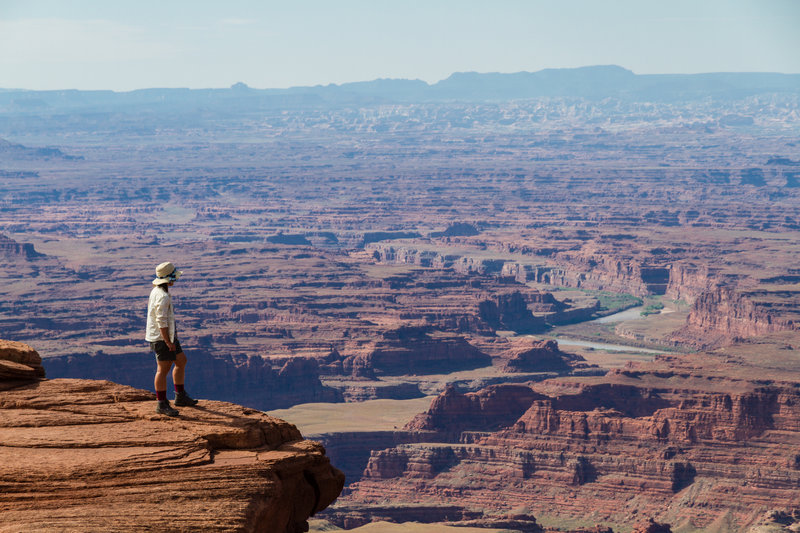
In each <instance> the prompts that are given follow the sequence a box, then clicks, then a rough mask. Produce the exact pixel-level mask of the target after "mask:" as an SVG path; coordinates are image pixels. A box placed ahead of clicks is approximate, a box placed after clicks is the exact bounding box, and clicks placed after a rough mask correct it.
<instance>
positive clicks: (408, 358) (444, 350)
mask: <svg viewBox="0 0 800 533" xmlns="http://www.w3.org/2000/svg"><path fill="white" fill-rule="evenodd" d="M489 364H491V358H490V357H489V356H488V355H486V354H485V353H483V352H481V351H480V350H478V349H477V348H475V347H474V346H472V345H471V344H470V343H468V342H467V341H466V339H464V338H463V337H461V336H457V335H448V334H441V333H440V334H434V335H428V334H427V333H426V328H410V327H406V328H400V329H396V330H392V331H388V332H386V333H385V334H384V340H382V341H378V342H376V343H375V344H374V347H373V348H372V349H370V350H369V351H367V352H366V353H361V354H356V355H351V356H347V357H345V358H344V360H343V362H342V366H343V370H344V372H345V373H352V375H354V376H362V377H373V376H375V375H379V374H384V375H411V374H430V373H435V372H453V371H456V370H466V369H471V368H479V367H482V366H488V365H489Z"/></svg>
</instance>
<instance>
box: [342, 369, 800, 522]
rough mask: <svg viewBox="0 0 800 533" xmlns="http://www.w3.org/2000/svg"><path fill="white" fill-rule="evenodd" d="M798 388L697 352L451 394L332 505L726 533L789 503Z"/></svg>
mask: <svg viewBox="0 0 800 533" xmlns="http://www.w3.org/2000/svg"><path fill="white" fill-rule="evenodd" d="M704 365H705V366H704ZM798 383H800V381H799V380H797V375H796V373H783V374H774V373H773V374H769V375H766V374H762V375H760V376H756V375H754V369H753V368H748V367H742V366H738V365H735V364H729V363H726V362H725V360H724V359H720V358H718V357H716V358H715V357H714V356H712V355H708V354H707V355H704V356H700V355H695V356H685V357H684V356H665V357H662V358H660V359H657V360H656V361H655V362H654V363H648V364H643V365H640V366H638V367H636V366H634V367H630V368H626V369H620V370H616V371H612V372H610V373H609V374H608V375H606V376H602V377H587V378H579V377H566V378H554V379H552V380H548V381H544V382H539V383H531V384H528V385H502V386H491V387H487V388H485V389H483V390H481V391H478V392H475V393H466V394H462V393H459V392H458V391H456V390H455V389H454V388H450V389H448V390H446V391H445V392H443V393H442V394H441V395H439V396H438V397H437V398H436V399H434V400H433V402H432V403H431V406H430V408H429V409H428V411H427V412H425V413H422V414H420V415H418V416H417V417H416V418H415V419H414V420H413V421H412V422H411V423H410V424H409V425H408V426H407V427H406V430H409V431H417V432H419V433H418V434H419V436H420V437H424V436H425V435H427V439H425V438H420V439H419V440H418V441H416V442H409V441H407V442H406V443H404V444H399V445H397V446H394V447H391V448H387V449H384V450H378V451H374V452H373V453H372V456H371V457H370V459H369V462H368V463H367V466H366V468H365V471H364V474H363V476H362V478H361V479H360V480H359V481H358V482H356V483H354V484H352V485H351V486H350V493H349V494H348V495H347V496H346V497H345V498H343V499H342V501H340V502H338V503H337V506H339V505H342V506H345V507H346V508H359V509H360V510H359V512H360V513H361V514H362V515H365V516H369V514H370V512H369V508H370V506H373V505H377V506H380V505H381V501H383V500H382V498H385V495H387V494H391V495H392V498H393V501H395V502H403V503H405V504H409V505H411V504H419V503H421V502H423V501H424V502H426V504H427V505H434V504H438V505H441V506H444V507H447V506H458V507H459V508H460V509H462V510H463V511H464V512H468V511H473V510H477V509H481V510H483V511H484V512H488V511H489V510H491V511H492V512H496V513H503V512H508V511H510V510H511V509H512V506H511V505H510V503H509V502H513V504H514V506H517V507H520V508H521V507H525V508H526V509H528V511H529V512H530V513H531V514H532V515H533V516H535V517H536V518H537V520H538V519H539V518H542V517H544V518H548V519H553V517H560V519H563V520H567V519H570V517H574V516H578V515H579V514H580V513H582V514H581V516H585V517H586V521H589V522H593V523H596V524H616V526H615V527H614V529H615V530H616V529H617V526H620V527H626V528H630V527H634V526H636V524H637V523H639V522H640V519H641V518H642V517H645V518H652V519H654V520H656V521H657V523H656V522H648V521H645V522H641V523H639V526H641V527H640V530H641V531H667V530H669V526H666V525H665V524H670V525H671V526H673V527H676V526H685V525H686V524H689V523H691V524H694V527H699V528H705V527H710V525H711V524H714V523H717V522H718V521H719V520H723V517H727V518H724V519H725V520H728V521H729V522H728V525H727V526H726V527H725V528H723V529H724V530H725V531H741V530H744V529H743V528H746V527H750V526H752V525H753V524H755V523H757V522H758V521H759V520H760V519H761V517H762V515H763V513H764V509H765V506H766V508H768V509H777V510H781V512H784V511H785V512H791V511H792V509H794V508H796V506H797V505H798V491H797V487H798V486H799V485H800V456H798V453H797V449H798V446H800V422H798V420H800V387H798ZM337 513H338V511H336V510H335V509H334V511H333V514H332V516H334V518H336V517H337V516H338V514H337ZM662 523H663V524H662ZM665 528H666V529H665Z"/></svg>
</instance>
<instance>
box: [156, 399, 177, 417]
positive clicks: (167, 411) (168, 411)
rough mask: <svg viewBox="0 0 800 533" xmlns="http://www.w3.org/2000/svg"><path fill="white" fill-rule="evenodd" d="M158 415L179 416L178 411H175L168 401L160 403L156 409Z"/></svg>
mask: <svg viewBox="0 0 800 533" xmlns="http://www.w3.org/2000/svg"><path fill="white" fill-rule="evenodd" d="M156 413H158V414H160V415H167V416H178V410H177V409H173V408H172V406H171V405H170V404H169V401H167V400H165V401H163V402H158V406H157V407H156Z"/></svg>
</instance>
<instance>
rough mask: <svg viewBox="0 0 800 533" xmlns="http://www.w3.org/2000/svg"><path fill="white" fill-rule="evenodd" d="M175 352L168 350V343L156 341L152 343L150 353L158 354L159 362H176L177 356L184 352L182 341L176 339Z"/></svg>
mask: <svg viewBox="0 0 800 533" xmlns="http://www.w3.org/2000/svg"><path fill="white" fill-rule="evenodd" d="M174 344H175V351H174V352H170V351H169V348H167V343H166V342H164V341H156V342H151V343H150V351H153V352H156V360H158V361H174V360H175V358H176V356H177V355H178V354H179V353H181V352H182V351H183V349H182V348H181V341H179V340H178V339H177V338H176V339H175V343H174Z"/></svg>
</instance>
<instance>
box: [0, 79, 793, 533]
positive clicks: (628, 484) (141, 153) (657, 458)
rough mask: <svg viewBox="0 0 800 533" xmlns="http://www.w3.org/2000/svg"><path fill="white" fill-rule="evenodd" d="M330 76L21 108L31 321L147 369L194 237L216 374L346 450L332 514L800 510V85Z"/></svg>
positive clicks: (87, 361) (618, 522) (8, 220)
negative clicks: (546, 84)
mask: <svg viewBox="0 0 800 533" xmlns="http://www.w3.org/2000/svg"><path fill="white" fill-rule="evenodd" d="M48 101H49V100H48ZM87 102H91V98H89V97H87ZM309 102H311V101H305V100H304V101H303V102H300V101H294V100H291V101H290V100H285V101H284V100H281V101H280V102H278V101H276V103H275V105H274V106H267V107H264V106H261V107H253V108H250V107H248V106H247V105H244V104H242V105H241V106H236V107H232V108H231V109H230V110H229V111H227V112H220V111H219V109H216V108H213V109H212V108H202V107H199V108H197V109H195V108H191V109H189V108H184V107H180V108H176V109H174V110H171V111H170V112H154V111H153V110H151V109H150V108H147V107H146V106H145V107H133V108H114V107H107V106H110V105H111V104H102V105H100V104H98V107H97V108H91V104H90V103H87V104H86V105H87V106H89V108H84V107H81V108H77V107H76V108H59V107H58V105H60V104H57V103H53V104H51V105H52V106H55V107H53V108H47V107H44V108H41V109H39V108H37V109H34V110H19V109H16V108H13V106H12V107H9V108H7V109H6V108H2V109H4V112H3V114H0V138H4V139H8V141H9V142H5V143H0V177H2V185H0V267H2V268H0V331H2V333H3V337H5V338H9V339H13V340H15V341H22V342H26V343H29V344H31V345H32V346H33V347H35V348H36V349H37V350H38V351H39V352H40V353H42V354H43V355H44V356H45V360H44V362H43V363H42V365H43V367H44V369H46V370H47V375H48V377H50V378H80V379H100V380H112V381H114V382H117V383H123V384H125V385H130V386H134V387H137V388H139V389H150V387H151V386H152V376H153V370H154V364H153V360H152V354H150V353H149V352H148V351H147V346H146V343H144V341H143V340H142V337H143V330H144V313H145V307H146V298H147V293H148V291H149V287H150V281H151V279H152V272H153V267H154V266H155V265H156V264H158V263H159V262H161V261H164V260H171V261H173V262H174V263H175V264H176V265H178V267H179V268H180V269H181V270H184V272H185V274H184V276H183V278H182V279H181V280H180V281H179V282H178V283H177V284H176V285H175V287H174V290H173V291H172V294H173V297H174V301H175V305H176V310H177V314H178V331H179V335H180V338H181V342H182V345H183V346H184V348H185V349H186V352H187V354H188V356H189V360H190V363H189V369H188V373H187V384H188V387H189V390H191V391H193V392H194V393H195V394H197V395H198V396H200V397H202V398H207V399H208V400H204V402H212V401H213V400H222V401H228V402H235V403H238V404H241V405H244V406H246V407H245V408H244V409H247V408H251V409H254V410H255V409H257V410H264V411H269V412H271V413H273V414H276V413H278V414H280V416H281V417H285V418H286V419H287V420H290V421H291V422H292V423H296V424H297V425H298V427H299V428H300V429H301V430H302V431H303V433H304V434H306V435H312V436H313V437H314V438H315V439H319V440H320V441H322V442H323V444H324V445H325V447H326V449H327V452H328V454H329V456H330V457H331V461H332V463H333V464H334V465H335V466H336V467H338V468H339V469H341V470H342V471H343V472H344V473H345V474H346V477H347V482H346V486H345V488H344V491H343V493H342V496H341V497H340V498H339V499H338V500H337V501H336V502H335V504H334V505H332V506H331V508H330V509H329V510H327V511H326V512H325V513H324V516H323V517H322V518H324V523H323V522H322V521H320V522H315V524H316V525H315V527H318V528H335V527H347V528H356V527H358V528H361V527H366V528H370V527H372V528H373V529H374V530H375V531H380V530H381V529H380V528H381V527H383V528H388V529H385V530H387V531H390V530H391V528H392V527H393V526H392V525H387V523H388V522H396V523H402V522H416V523H426V522H427V523H431V524H433V523H437V524H440V526H441V527H443V528H444V527H452V526H453V525H454V524H457V525H460V526H464V527H478V526H480V527H490V528H494V529H500V530H511V531H539V530H541V529H542V528H544V529H562V530H579V529H580V528H594V527H595V526H600V527H601V528H607V527H613V528H614V531H623V532H627V531H632V530H633V529H634V527H635V525H636V524H637V523H639V522H641V521H642V520H646V519H648V518H653V519H655V520H657V521H658V522H660V523H666V524H669V525H670V526H671V527H672V530H673V531H681V532H687V533H688V532H690V531H696V530H706V531H716V532H720V533H722V532H726V531H748V530H751V529H752V530H753V531H763V532H766V531H773V530H779V529H775V528H779V527H786V528H788V527H792V524H793V523H797V522H798V521H799V520H800V518H798V514H800V513H798V512H797V510H798V509H800V477H799V476H800V474H798V472H800V470H799V469H800V462H798V458H797V454H798V452H797V448H798V446H800V440H799V439H798V435H800V433H799V431H800V430H799V429H798V426H797V424H796V422H795V420H796V419H797V416H798V415H800V413H797V406H798V405H800V398H798V397H797V395H798V390H800V389H798V387H800V268H798V265H797V258H798V257H800V142H798V141H797V139H798V134H800V117H799V116H798V111H797V110H798V105H799V102H798V98H797V95H796V94H794V93H792V94H786V93H775V94H773V93H770V94H756V95H749V96H748V95H744V94H743V95H741V96H735V97H733V96H731V97H726V98H720V99H711V98H706V99H686V100H681V99H680V98H677V97H676V98H673V99H669V98H664V99H658V100H654V101H638V100H635V99H633V100H631V99H624V98H621V99H615V98H609V99H605V100H593V99H588V98H578V97H575V98H555V97H553V98H538V99H521V100H513V101H510V100H506V101H496V102H491V103H487V102H471V101H470V102H467V101H436V102H433V101H424V102H423V101H420V102H408V101H404V102H393V101H388V100H387V101H370V102H360V103H353V102H351V101H347V102H338V103H335V104H332V103H325V102H322V101H320V102H316V101H314V102H316V103H314V102H311V103H309ZM0 105H5V104H2V101H0ZM142 105H144V104H142ZM209 105H210V104H209ZM103 106H106V107H103ZM159 109H160V108H159ZM104 113H105V114H104ZM617 313H621V314H617ZM603 317H606V318H603ZM19 365H22V366H23V367H24V366H25V363H24V361H13V362H11V361H9V362H7V363H4V364H3V365H0V376H19V375H25V376H28V377H31V376H32V375H33V376H34V377H35V376H36V375H37V373H40V372H41V369H39V368H32V367H31V368H28V369H27V370H26V368H23V367H21V366H19ZM48 383H49V385H48ZM59 383H61V384H62V385H58V384H59ZM67 383H84V382H72V381H61V380H52V381H45V382H41V383H39V384H38V385H37V387H55V386H64V387H66V386H67V385H65V384H67ZM87 383H88V382H87ZM86 386H88V385H86ZM107 386H109V387H116V386H111V385H107ZM120 387H121V386H120ZM21 390H22V389H20V391H21ZM114 390H116V389H114ZM120 390H123V389H120ZM124 390H133V389H124ZM13 393H14V394H21V392H19V391H16V392H13ZM9 394H10V393H9ZM126 394H127V393H126ZM130 394H134V395H135V394H144V393H139V392H136V393H133V392H131V393H130ZM3 395H4V396H3V400H0V401H5V398H6V396H5V395H6V393H5V392H4V393H3ZM137 398H138V397H137ZM131 401H132V402H134V403H135V402H137V401H140V402H144V399H141V400H131ZM15 405H16V404H15ZM114 405H115V406H116V407H115V408H114V409H118V408H120V409H121V407H120V406H119V405H117V404H114ZM125 405H127V404H125ZM205 405H217V404H214V403H205ZM226 405H227V404H226ZM14 408H15V409H16V408H17V407H14ZM92 409H96V408H94V407H93V408H92ZM130 409H133V407H130ZM215 409H217V407H215ZM218 409H223V408H222V407H219V408H218ZM225 409H233V407H229V408H228V407H226V408H225ZM237 409H243V408H237ZM133 411H135V409H133ZM133 411H131V412H133ZM115 412H116V411H115ZM226 412H227V411H226ZM237 412H239V411H237ZM92 413H94V411H92ZM89 414H91V413H89ZM89 414H86V413H84V414H82V415H81V416H89ZM134 414H135V413H134ZM118 415H119V416H122V414H118ZM31 416H33V415H31ZM70 416H72V415H70ZM92 416H95V415H94V414H92ZM97 416H99V415H97ZM107 416H111V414H108V415H107ZM114 416H117V415H114ZM126 416H127V415H126ZM131 416H134V415H131ZM237 416H239V415H237ZM241 416H243V417H244V418H248V417H250V415H247V416H245V415H241ZM252 417H254V418H256V419H259V420H261V417H265V418H264V420H272V419H267V418H266V415H261V414H258V413H257V412H256V411H254V412H253V414H252ZM134 419H135V424H145V425H147V424H150V425H153V424H155V425H156V426H158V425H159V424H162V425H163V423H164V422H163V421H158V420H149V419H142V420H139V419H138V418H136V417H135V416H134ZM215 420H216V419H214V420H210V419H209V420H203V421H200V422H198V423H201V422H202V424H206V425H209V427H211V426H213V425H214V424H215V423H216V422H215ZM131 423H132V424H133V423H134V422H131ZM249 423H250V422H248V424H249ZM26 427H27V426H26ZM97 427H100V426H97ZM154 427H155V426H154ZM159 427H160V426H159ZM204 427H205V426H204ZM15 431H23V430H15ZM26 431H27V430H26ZM187 431H188V430H187ZM197 438H199V437H197ZM37 446H38V445H37ZM248 449H249V448H248ZM48 453H49V452H48ZM59 453H61V452H59ZM63 453H65V454H69V453H70V452H69V450H68V451H67V452H63ZM76 453H77V452H76ZM187 453H188V452H187ZM192 453H194V452H192ZM197 453H199V454H200V455H202V453H201V452H197ZM209 453H210V452H209ZM226 453H227V452H226ZM231 453H232V452H231ZM247 453H250V452H247ZM253 453H255V452H253ZM190 455H191V454H190ZM200 455H198V457H200ZM76 457H77V455H76ZM253 468H256V467H255V466H254V467H253ZM120 475H122V473H121V474H120ZM125 475H127V474H125ZM20 505H22V504H19V503H16V504H14V509H15V510H14V512H24V510H23V508H22V507H19V506H20ZM9 509H10V507H9ZM321 520H322V519H321ZM370 522H375V525H372V526H370V525H369V523H370ZM379 522H383V523H382V524H378V523H379ZM409 527H410V526H409ZM415 527H416V526H415ZM420 527H424V526H420ZM430 527H431V528H433V527H434V526H430ZM436 527H439V526H436ZM376 528H377V529H376ZM759 528H760V529H759ZM770 528H772V529H770ZM370 530H371V529H364V531H370ZM601 530H602V529H601ZM430 531H433V529H430ZM598 531H600V530H598ZM652 531H655V529H653V530H652ZM651 533H652V532H651Z"/></svg>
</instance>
